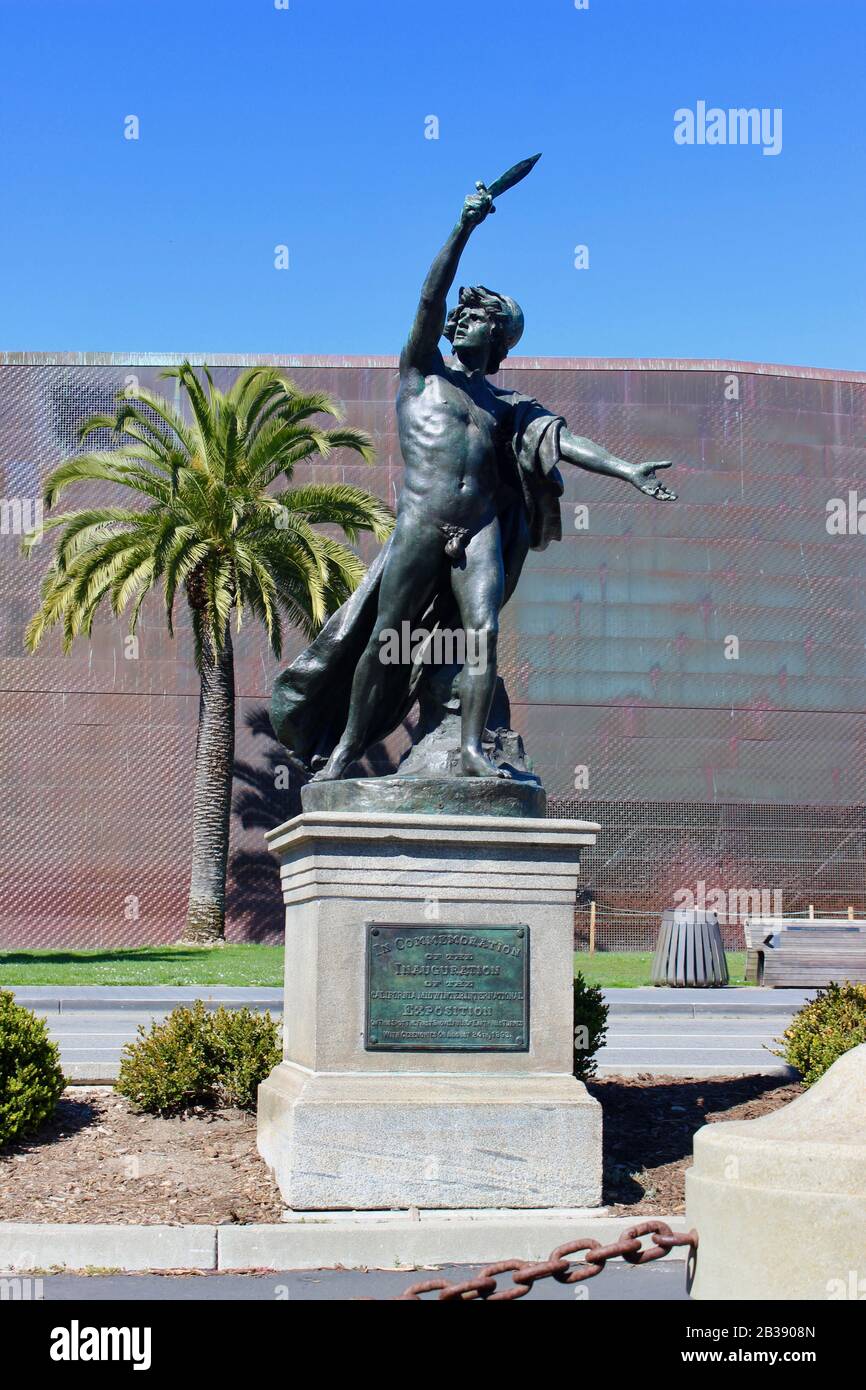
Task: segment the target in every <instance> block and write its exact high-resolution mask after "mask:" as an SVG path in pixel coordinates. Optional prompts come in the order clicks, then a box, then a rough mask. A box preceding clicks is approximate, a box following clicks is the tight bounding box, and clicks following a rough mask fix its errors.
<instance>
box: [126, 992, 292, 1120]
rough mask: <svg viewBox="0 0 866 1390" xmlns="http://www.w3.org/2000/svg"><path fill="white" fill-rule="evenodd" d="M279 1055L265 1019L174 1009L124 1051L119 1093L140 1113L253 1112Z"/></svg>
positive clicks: (241, 1012)
mask: <svg viewBox="0 0 866 1390" xmlns="http://www.w3.org/2000/svg"><path fill="white" fill-rule="evenodd" d="M280 1057H281V1052H280V1046H279V1041H278V1032H277V1025H276V1023H275V1022H274V1021H273V1019H272V1018H271V1016H270V1014H269V1013H265V1014H256V1013H252V1012H251V1011H250V1010H249V1009H224V1008H219V1009H217V1010H216V1012H211V1011H210V1010H208V1009H206V1008H205V1006H204V1004H203V1003H202V1001H201V1000H200V999H197V1000H196V1001H195V1003H194V1004H193V1006H192V1008H191V1009H187V1008H178V1009H174V1010H173V1011H172V1012H171V1013H170V1014H169V1016H168V1018H167V1019H166V1020H165V1022H164V1023H154V1024H152V1025H151V1028H150V1032H149V1033H148V1032H147V1031H146V1030H145V1028H144V1027H143V1026H140V1027H139V1030H138V1038H137V1040H136V1041H135V1042H132V1043H127V1045H126V1047H125V1048H124V1049H123V1055H122V1057H121V1063H120V1075H119V1077H118V1079H117V1086H116V1089H117V1090H118V1091H119V1092H120V1094H121V1095H124V1096H126V1097H127V1099H128V1100H130V1101H131V1102H132V1104H133V1105H134V1106H135V1107H136V1108H137V1109H139V1110H148V1111H151V1112H153V1113H156V1114H163V1115H165V1114H171V1113H173V1112H176V1111H178V1110H186V1109H189V1108H190V1107H191V1106H193V1105H233V1106H237V1107H239V1108H240V1109H245V1110H252V1109H254V1108H255V1103H256V1088H257V1087H258V1084H259V1082H260V1081H264V1079H265V1077H266V1076H267V1075H268V1073H269V1072H270V1071H271V1070H272V1069H273V1067H275V1066H276V1064H277V1063H278V1062H279V1060H280Z"/></svg>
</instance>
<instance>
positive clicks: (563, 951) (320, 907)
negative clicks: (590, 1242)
mask: <svg viewBox="0 0 866 1390" xmlns="http://www.w3.org/2000/svg"><path fill="white" fill-rule="evenodd" d="M596 829H597V827H596V826H594V825H591V824H589V823H587V822H581V821H555V820H543V819H521V818H515V817H507V816H506V817H497V816H465V815H452V816H447V815H444V816H430V815H420V814H419V815H413V814H406V815H394V814H391V815H376V814H372V813H360V812H358V813H352V812H343V813H337V812H325V811H323V812H314V813H309V814H304V815H301V816H298V817H297V818H296V819H294V820H292V821H289V822H287V824H286V825H284V826H281V827H279V828H278V829H277V830H275V831H273V832H272V833H271V834H270V835H269V837H268V839H269V844H270V848H271V849H272V850H273V851H274V853H276V854H277V855H278V856H279V858H280V860H281V865H282V867H281V876H282V885H283V896H284V900H285V903H286V985H285V991H286V992H285V1013H284V1060H283V1061H282V1062H281V1063H280V1064H279V1066H277V1067H276V1068H275V1069H274V1071H273V1072H272V1073H271V1075H270V1076H269V1077H268V1079H267V1080H266V1081H265V1082H264V1083H263V1084H262V1085H261V1087H260V1088H259V1112H258V1146H259V1151H260V1153H261V1154H262V1156H263V1157H264V1159H265V1161H266V1162H267V1163H268V1165H269V1166H270V1167H271V1168H272V1169H273V1171H274V1174H275V1176H276V1178H277V1181H278V1183H279V1186H280V1190H281V1192H282V1194H283V1196H284V1198H285V1200H286V1202H287V1204H288V1205H289V1206H290V1207H292V1208H293V1209H295V1210H330V1211H333V1210H335V1209H350V1210H358V1209H379V1208H396V1209H405V1208H409V1207H425V1208H443V1207H446V1208H449V1207H450V1208H466V1207H471V1208H479V1207H491V1208H502V1207H515V1208H521V1207H522V1208H543V1207H588V1206H595V1205H598V1204H599V1202H600V1200H601V1109H600V1106H599V1105H598V1103H597V1102H596V1101H595V1100H593V1099H592V1098H591V1097H590V1096H589V1094H588V1092H587V1090H586V1088H585V1086H583V1084H582V1083H581V1082H579V1081H577V1080H575V1078H574V1076H573V1074H572V1064H573V1051H572V1049H573V1023H572V1018H573V1013H572V975H573V954H572V951H573V945H572V942H573V920H574V902H575V894H576V889H577V875H578V860H579V853H580V848H581V847H582V846H583V845H588V844H592V843H594V839H595V834H594V832H595V831H596ZM373 923H379V924H382V925H389V924H393V925H399V926H401V927H405V926H407V925H409V926H411V925H414V926H417V927H422V928H425V929H427V930H429V931H430V932H432V933H434V934H436V933H443V932H444V933H447V932H448V931H449V929H452V928H460V929H462V931H463V933H465V935H466V937H467V939H477V938H478V937H479V936H483V932H484V929H485V928H487V929H489V928H492V927H496V926H500V927H501V926H509V927H522V928H525V929H527V931H528V941H529V942H530V950H529V976H528V978H529V1032H528V1037H527V1038H526V1039H525V1047H524V1048H522V1049H521V1050H510V1051H471V1052H466V1051H438V1050H424V1051H414V1050H409V1049H407V1050H405V1051H400V1050H392V1051H388V1052H381V1051H375V1050H371V1049H370V1047H369V1037H368V1034H367V1029H366V1007H367V1003H368V1000H367V997H366V995H367V989H366V967H367V946H368V937H367V931H368V927H369V926H370V925H371V924H373Z"/></svg>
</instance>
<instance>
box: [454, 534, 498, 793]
mask: <svg viewBox="0 0 866 1390" xmlns="http://www.w3.org/2000/svg"><path fill="white" fill-rule="evenodd" d="M452 585H453V588H454V595H455V598H456V599H457V603H458V606H459V608H460V620H461V622H462V624H463V628H464V631H465V633H466V661H465V664H464V666H463V674H462V676H461V678H460V707H461V723H462V736H461V749H460V762H461V765H462V768H463V772H464V774H465V775H466V776H467V777H507V776H508V775H509V774H508V773H507V772H506V771H505V769H504V768H500V767H497V765H496V763H494V762H493V760H492V758H489V757H488V756H487V754H486V753H485V752H484V749H483V748H482V744H481V738H482V735H483V733H484V726H485V724H486V722H487V716H488V714H489V713H490V703H491V701H492V699H493V691H494V690H495V688H496V662H497V642H498V638H499V610H500V608H501V607H502V599H503V594H504V591H505V569H504V565H503V561H502V536H501V532H500V528H499V518H498V517H495V516H494V518H493V520H492V521H490V522H488V524H487V525H486V526H484V527H482V529H481V530H480V531H477V532H476V533H475V535H474V536H473V537H472V538H471V540H470V541H469V542H468V544H467V546H466V550H465V559H464V562H463V564H462V565H456V566H455V567H454V569H453V570H452Z"/></svg>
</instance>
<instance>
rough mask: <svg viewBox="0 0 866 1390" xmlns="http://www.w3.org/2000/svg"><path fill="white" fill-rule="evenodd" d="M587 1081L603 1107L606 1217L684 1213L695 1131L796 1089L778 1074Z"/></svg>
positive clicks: (775, 1104)
mask: <svg viewBox="0 0 866 1390" xmlns="http://www.w3.org/2000/svg"><path fill="white" fill-rule="evenodd" d="M588 1085H589V1090H590V1091H591V1093H592V1094H593V1095H594V1096H595V1098H596V1100H598V1101H600V1102H601V1106H602V1109H603V1112H604V1194H603V1198H602V1200H603V1201H604V1202H605V1203H606V1204H607V1205H608V1206H609V1207H610V1210H611V1215H613V1216H632V1215H634V1216H652V1215H655V1214H664V1213H665V1212H667V1213H668V1214H669V1215H671V1216H674V1215H676V1214H677V1213H678V1212H682V1211H685V1174H686V1169H687V1168H690V1167H691V1163H692V1136H693V1135H694V1133H695V1130H697V1129H700V1128H701V1125H703V1124H707V1123H710V1124H712V1122H713V1121H714V1120H754V1119H757V1117H758V1116H759V1115H769V1114H770V1112H771V1111H773V1110H778V1109H779V1107H780V1106H781V1105H787V1104H788V1102H789V1101H792V1100H794V1098H795V1097H796V1096H798V1095H800V1093H801V1091H802V1090H803V1087H802V1086H801V1085H800V1083H799V1082H795V1083H791V1082H788V1081H785V1080H784V1079H783V1078H782V1077H778V1076H737V1077H729V1076H727V1077H726V1076H710V1077H702V1078H700V1079H697V1078H694V1077H674V1076H633V1077H625V1076H615V1077H606V1078H605V1079H604V1080H599V1081H590V1082H589V1083H588Z"/></svg>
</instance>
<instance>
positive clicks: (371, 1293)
mask: <svg viewBox="0 0 866 1390" xmlns="http://www.w3.org/2000/svg"><path fill="white" fill-rule="evenodd" d="M481 1268H482V1266H481V1265H445V1266H443V1267H442V1268H441V1269H435V1270H418V1271H411V1270H363V1271H362V1270H348V1269H320V1270H309V1269H305V1270H297V1269H295V1270H287V1271H285V1272H284V1273H273V1274H267V1275H259V1274H199V1275H176V1274H172V1275H156V1274H117V1275H86V1274H80V1275H79V1274H52V1275H47V1276H46V1277H45V1278H43V1280H42V1284H41V1293H42V1296H43V1298H44V1299H45V1300H46V1301H51V1302H56V1301H61V1300H73V1301H75V1302H91V1301H99V1300H102V1299H122V1300H135V1301H138V1302H142V1301H143V1302H147V1301H151V1300H158V1301H160V1302H162V1301H164V1300H166V1301H174V1300H178V1299H180V1300H195V1299H206V1300H208V1301H220V1300H226V1301H230V1302H237V1301H238V1300H261V1301H267V1302H281V1301H282V1302H298V1303H300V1302H305V1303H306V1302H335V1301H350V1302H354V1301H356V1300H362V1299H368V1298H373V1299H391V1298H396V1297H397V1295H398V1294H400V1293H402V1292H403V1290H404V1289H407V1288H408V1287H409V1285H410V1284H413V1283H415V1282H416V1281H420V1280H422V1279H438V1278H444V1279H449V1280H451V1281H452V1282H457V1281H459V1280H463V1279H470V1278H472V1277H473V1276H474V1275H475V1274H477V1273H478V1272H479V1270H480V1269H481ZM499 1287H500V1288H506V1287H508V1275H507V1274H506V1275H504V1276H502V1277H501V1278H500V1283H499ZM427 1297H428V1298H432V1299H434V1300H435V1298H436V1295H435V1294H429V1295H427ZM687 1299H688V1295H687V1293H686V1266H685V1264H684V1263H683V1262H682V1261H677V1262H676V1263H674V1264H665V1263H664V1262H663V1261H659V1262H658V1263H657V1264H651V1265H643V1266H637V1267H635V1266H632V1265H626V1264H624V1263H622V1262H620V1261H616V1262H614V1263H611V1264H609V1265H608V1266H607V1267H606V1268H605V1269H603V1270H602V1272H601V1274H598V1275H596V1277H595V1278H594V1279H587V1280H585V1281H584V1282H583V1283H581V1284H575V1285H568V1284H558V1283H557V1282H556V1280H555V1279H544V1280H542V1281H541V1282H539V1283H538V1284H536V1285H535V1287H534V1288H533V1289H532V1291H531V1293H529V1294H527V1295H526V1297H525V1299H520V1300H518V1301H519V1302H526V1303H538V1302H559V1303H575V1302H610V1301H622V1300H639V1301H644V1300H649V1301H654V1302H656V1301H664V1302H674V1301H676V1302H679V1301H682V1300H687Z"/></svg>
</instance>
